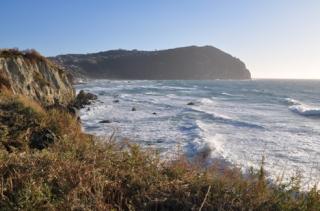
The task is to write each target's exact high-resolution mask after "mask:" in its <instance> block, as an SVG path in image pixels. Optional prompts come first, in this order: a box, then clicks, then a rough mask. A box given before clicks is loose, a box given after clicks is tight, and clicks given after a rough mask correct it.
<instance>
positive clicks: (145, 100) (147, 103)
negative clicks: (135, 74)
mask: <svg viewBox="0 0 320 211" xmlns="http://www.w3.org/2000/svg"><path fill="white" fill-rule="evenodd" d="M76 88H77V90H78V91H79V90H85V91H88V92H91V93H94V94H96V95H98V99H99V101H98V102H96V103H94V104H92V105H90V106H89V107H87V108H84V109H82V110H81V120H82V123H83V127H84V130H85V131H86V132H88V133H92V134H96V135H98V136H102V137H109V136H111V134H113V133H115V134H116V137H118V139H119V140H120V139H123V138H129V140H130V141H131V142H133V143H138V144H140V145H141V146H143V147H148V148H153V149H156V150H158V151H159V152H160V154H161V155H163V156H164V157H167V156H170V154H174V153H175V151H176V150H177V148H179V149H181V150H182V151H183V152H184V153H185V154H186V155H187V156H188V157H193V156H196V155H197V154H198V153H199V152H201V151H203V150H209V151H210V157H211V158H212V159H221V160H224V161H227V162H228V163H231V164H234V165H236V166H239V167H241V168H243V169H247V168H250V167H254V168H259V167H260V165H261V161H262V159H263V158H264V162H265V164H264V167H265V169H266V171H267V172H268V174H269V177H270V178H272V179H276V178H278V177H282V176H284V180H285V181H288V180H289V179H290V177H291V176H297V175H300V176H302V186H303V187H305V188H310V187H312V186H313V185H315V183H316V182H319V181H320V164H319V161H320V159H319V158H320V81H317V80H252V81H110V80H93V81H90V82H88V83H86V84H80V85H77V86H76ZM188 104H189V105H188ZM132 108H134V109H132ZM132 110H134V111H132ZM102 120H109V121H110V123H107V124H106V123H100V121H102Z"/></svg>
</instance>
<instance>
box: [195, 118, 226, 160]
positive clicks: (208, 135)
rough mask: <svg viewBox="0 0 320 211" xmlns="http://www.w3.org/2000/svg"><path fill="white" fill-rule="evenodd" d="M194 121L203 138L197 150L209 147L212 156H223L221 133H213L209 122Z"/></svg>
mask: <svg viewBox="0 0 320 211" xmlns="http://www.w3.org/2000/svg"><path fill="white" fill-rule="evenodd" d="M196 123H197V125H198V126H199V127H200V129H201V135H202V137H203V140H204V142H203V144H202V145H200V146H199V148H198V151H200V152H201V151H203V150H206V149H209V150H210V151H211V155H212V156H213V157H216V158H219V157H220V158H221V157H224V141H225V138H224V136H223V135H222V134H217V133H214V131H212V128H211V127H210V125H209V124H206V123H204V122H201V121H196Z"/></svg>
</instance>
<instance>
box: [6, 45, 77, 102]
mask: <svg viewBox="0 0 320 211" xmlns="http://www.w3.org/2000/svg"><path fill="white" fill-rule="evenodd" d="M69 79H70V78H69V76H68V74H67V73H66V72H65V71H64V70H63V69H61V68H60V67H59V66H57V65H55V64H54V63H52V62H50V61H49V60H47V59H46V58H45V57H43V56H41V55H40V54H39V53H37V52H36V51H34V50H29V51H24V52H21V51H18V50H15V49H10V50H8V49H3V50H0V88H1V90H3V89H7V90H8V91H10V92H12V93H13V94H20V95H24V96H27V97H29V98H31V99H33V100H36V101H38V102H39V103H41V104H42V105H43V106H52V105H57V104H58V105H63V106H66V105H68V104H69V103H71V102H72V101H73V100H74V99H75V91H74V89H73V87H72V84H71V82H70V80H69Z"/></svg>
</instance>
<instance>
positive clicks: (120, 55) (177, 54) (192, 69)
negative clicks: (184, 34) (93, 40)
mask: <svg viewBox="0 0 320 211" xmlns="http://www.w3.org/2000/svg"><path fill="white" fill-rule="evenodd" d="M50 59H52V60H53V61H55V62H56V63H58V64H59V65H61V66H63V67H65V68H66V69H67V70H69V71H71V73H72V74H73V75H74V76H75V77H87V78H93V79H100V78H105V79H125V80H127V79H153V80H166V79H168V80H171V79H172V80H174V79H186V80H213V79H240V80H243V79H251V74H250V72H249V70H248V69H247V68H246V66H245V64H244V63H243V62H242V61H241V60H239V59H237V58H235V57H233V56H231V55H229V54H227V53H225V52H223V51H221V50H219V49H217V48H215V47H212V46H204V47H196V46H190V47H182V48H175V49H168V50H159V51H138V50H131V51H128V50H111V51H105V52H99V53H91V54H67V55H59V56H56V57H51V58H50Z"/></svg>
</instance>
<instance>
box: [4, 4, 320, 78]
mask: <svg viewBox="0 0 320 211" xmlns="http://www.w3.org/2000/svg"><path fill="white" fill-rule="evenodd" d="M187 45H213V46H215V47H218V48H220V49H222V50H224V51H226V52H228V53H230V54H232V55H234V56H236V57H238V58H240V59H241V60H243V61H244V62H245V63H246V64H247V66H248V68H249V70H250V71H251V72H252V74H253V77H255V78H320V0H220V1H217V0H157V1H156V0H52V1H49V0H28V1H27V0H2V1H1V2H0V48H4V47H18V48H20V49H25V48H35V49H37V50H38V51H40V52H41V53H43V54H45V55H47V56H52V55H57V54H62V53H87V52H96V51H103V50H109V49H115V48H116V49H117V48H124V49H144V50H154V49H166V48H172V47H181V46H187Z"/></svg>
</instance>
